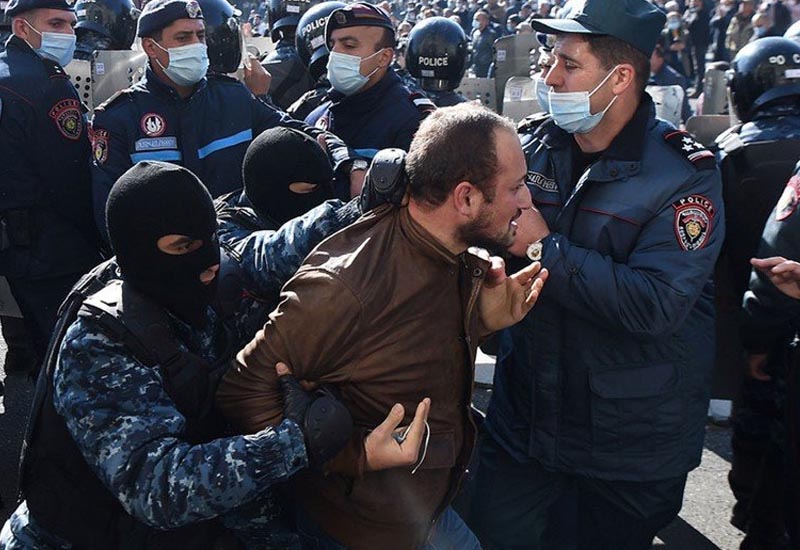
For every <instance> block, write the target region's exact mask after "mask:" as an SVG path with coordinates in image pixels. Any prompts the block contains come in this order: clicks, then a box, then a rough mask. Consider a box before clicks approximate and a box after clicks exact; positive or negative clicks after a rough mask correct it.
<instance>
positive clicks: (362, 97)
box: [328, 68, 402, 112]
mask: <svg viewBox="0 0 800 550" xmlns="http://www.w3.org/2000/svg"><path fill="white" fill-rule="evenodd" d="M398 83H400V84H402V81H401V80H400V77H399V76H397V74H396V73H395V72H394V70H392V69H391V68H390V69H389V70H388V71H386V74H385V75H384V76H383V78H381V79H380V80H379V81H378V83H377V84H375V85H374V86H373V87H372V88H370V89H368V90H366V91H364V92H358V93H357V94H353V95H351V96H346V95H344V94H342V93H340V92H337V91H336V90H334V89H333V88H331V89H330V90H328V99H330V100H331V106H339V105H341V106H346V108H347V109H348V110H353V111H357V112H360V111H364V112H366V111H370V110H372V109H373V108H374V106H375V105H376V104H378V103H379V102H380V99H381V97H382V96H384V95H385V94H386V92H387V91H388V90H389V88H391V87H392V86H395V85H396V84H398Z"/></svg>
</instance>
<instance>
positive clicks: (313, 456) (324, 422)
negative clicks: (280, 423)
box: [275, 363, 353, 469]
mask: <svg viewBox="0 0 800 550" xmlns="http://www.w3.org/2000/svg"><path fill="white" fill-rule="evenodd" d="M275 369H276V371H277V372H278V383H279V384H280V388H281V392H283V417H284V418H288V419H289V420H291V421H293V422H294V423H295V424H297V425H298V426H299V427H300V429H301V430H302V431H303V435H304V436H305V441H306V452H307V453H308V462H309V464H310V465H311V467H312V468H316V469H321V468H322V467H323V465H324V464H325V463H326V462H327V461H328V460H330V459H331V458H333V457H334V456H336V454H337V453H338V452H339V451H340V450H342V448H343V447H344V446H345V445H346V444H347V442H348V440H349V439H350V436H351V435H352V433H353V418H352V417H351V416H350V412H349V411H348V410H347V409H346V408H345V406H344V405H342V403H341V402H340V401H339V400H338V399H336V397H334V395H333V393H332V392H331V391H329V390H327V389H325V388H317V389H315V390H311V391H306V390H304V389H303V388H302V386H301V385H300V382H298V381H297V379H296V378H295V377H294V375H292V373H291V371H290V370H289V368H288V367H287V366H286V365H285V364H284V363H278V364H277V365H276V367H275Z"/></svg>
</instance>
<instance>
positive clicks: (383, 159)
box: [361, 149, 408, 212]
mask: <svg viewBox="0 0 800 550" xmlns="http://www.w3.org/2000/svg"><path fill="white" fill-rule="evenodd" d="M405 160H406V152H405V151H403V150H402V149H382V150H380V151H378V153H377V154H376V155H375V157H374V158H373V159H372V163H371V164H370V166H369V170H368V171H367V176H366V178H365V180H364V187H362V189H361V211H362V212H368V211H369V210H372V209H373V208H375V207H377V206H380V205H382V204H386V203H387V202H388V203H391V204H394V205H395V206H400V204H401V203H402V202H403V197H405V194H406V188H407V187H408V176H407V175H406V170H405Z"/></svg>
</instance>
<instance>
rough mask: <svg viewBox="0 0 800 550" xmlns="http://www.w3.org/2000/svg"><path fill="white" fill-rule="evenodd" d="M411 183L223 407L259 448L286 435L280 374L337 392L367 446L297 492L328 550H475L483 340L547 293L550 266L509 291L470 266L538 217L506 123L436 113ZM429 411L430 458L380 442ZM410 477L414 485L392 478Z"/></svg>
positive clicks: (505, 281)
mask: <svg viewBox="0 0 800 550" xmlns="http://www.w3.org/2000/svg"><path fill="white" fill-rule="evenodd" d="M406 170H407V172H408V176H409V187H410V195H411V197H410V201H409V204H408V207H403V208H396V207H385V208H380V209H377V210H375V211H374V213H370V214H369V215H366V216H364V217H362V218H361V219H360V220H359V221H358V222H356V223H355V224H354V225H352V226H350V227H348V228H347V229H345V230H343V231H340V232H339V233H337V234H335V235H333V236H332V237H331V238H329V239H327V240H326V241H324V242H323V243H322V244H321V245H319V246H318V247H317V248H316V249H315V250H314V251H313V252H312V253H311V254H310V255H309V257H308V258H307V259H306V261H305V264H304V265H303V266H302V267H301V268H300V270H299V271H298V272H297V274H296V275H295V276H294V277H293V278H292V279H291V280H290V281H289V282H288V283H287V284H286V286H285V287H284V289H283V293H282V301H281V304H280V306H279V307H278V309H277V310H276V311H275V312H273V313H272V314H271V315H270V320H269V322H268V323H267V324H266V325H265V326H264V329H263V330H261V331H259V332H258V334H257V335H256V337H255V338H254V339H253V341H252V342H250V344H248V345H247V347H246V348H245V349H244V350H242V351H241V352H239V354H238V356H237V360H238V363H239V368H238V369H234V370H232V371H230V372H229V373H228V375H227V376H226V377H225V379H224V380H223V382H222V384H221V386H220V389H219V393H218V404H219V406H220V407H221V409H222V411H223V413H224V414H225V415H226V417H227V418H228V419H229V420H230V421H231V422H233V424H234V425H236V426H237V427H238V428H240V429H241V430H243V431H244V432H245V433H251V432H253V431H254V430H257V429H258V428H259V427H264V426H265V425H267V424H274V423H276V422H278V421H279V420H280V415H281V405H282V404H281V395H280V391H279V389H278V385H277V382H276V371H275V365H276V363H277V362H278V361H284V362H286V363H288V364H289V365H290V366H291V368H292V369H293V370H294V373H295V374H296V376H297V377H298V378H301V379H306V380H310V381H314V382H321V383H329V384H334V385H335V386H336V387H338V389H339V391H340V392H341V399H342V401H343V403H344V404H345V405H346V406H347V408H348V409H349V410H350V412H351V414H352V416H353V419H354V421H355V424H356V427H357V430H356V431H357V434H356V436H355V437H354V438H353V440H352V442H351V443H352V444H351V445H350V446H349V447H347V448H346V449H345V450H344V451H342V452H341V453H340V454H339V455H338V456H337V457H336V458H334V459H333V460H332V461H330V462H329V463H328V464H326V465H325V471H326V474H327V475H323V474H322V473H319V472H314V471H309V472H306V473H305V474H302V473H301V474H298V475H297V476H296V477H295V478H294V479H295V480H296V481H295V482H294V483H292V486H291V494H292V496H293V497H295V498H296V499H297V501H298V502H299V504H300V505H301V507H302V508H303V510H304V513H305V514H306V515H307V517H308V518H310V520H311V522H312V523H313V524H315V525H317V526H319V527H320V528H321V529H322V530H323V531H324V532H325V533H326V534H327V535H323V537H327V536H330V537H331V538H332V539H334V540H335V543H333V546H325V547H326V548H328V547H337V546H338V545H342V546H343V547H346V548H354V549H360V548H364V549H376V548H377V549H380V550H389V549H394V548H397V549H413V548H419V547H420V546H422V545H423V544H425V542H426V541H429V542H431V541H435V542H436V543H438V542H439V541H442V540H447V544H449V546H446V547H447V548H451V547H453V548H455V547H457V548H464V549H472V548H479V546H478V543H477V540H476V539H475V538H474V536H473V535H472V534H471V533H470V532H469V530H468V529H467V528H466V526H464V525H463V523H462V522H461V521H460V520H459V519H458V518H457V516H456V515H455V513H454V512H453V511H452V509H450V508H449V503H450V501H451V500H452V498H453V496H454V495H455V493H456V491H457V489H458V486H459V482H460V480H461V477H462V475H463V473H464V470H465V468H466V466H467V463H468V461H469V457H470V453H471V452H472V448H473V443H474V436H475V427H474V425H473V424H472V421H471V419H470V413H469V405H470V400H471V393H472V381H473V370H474V359H475V351H476V347H477V345H478V342H479V341H480V340H481V338H483V337H485V336H486V335H487V334H489V333H490V332H492V331H495V330H498V329H501V328H504V327H506V326H509V325H511V324H513V323H515V322H517V321H519V320H520V319H522V317H523V316H524V315H525V314H526V313H527V312H528V311H529V310H530V308H531V307H533V304H534V302H535V300H536V298H537V297H538V293H539V290H540V289H541V286H542V284H543V282H544V279H545V278H546V272H542V273H539V274H538V275H537V272H538V271H539V265H538V264H532V265H530V266H528V267H527V268H525V269H523V270H521V271H520V272H518V273H517V274H515V275H512V276H510V277H506V276H505V272H504V268H503V266H502V265H501V264H502V262H500V261H499V259H493V260H491V261H490V260H486V259H483V258H481V257H479V256H477V255H475V254H473V253H471V252H469V251H467V248H468V247H470V246H484V247H488V248H493V249H502V248H505V247H507V246H509V245H510V244H511V243H512V242H513V240H514V235H515V231H516V224H515V222H514V220H515V219H516V218H517V217H518V216H519V215H520V214H521V212H522V209H524V208H530V207H531V206H532V205H531V198H530V193H529V192H528V189H527V187H526V185H525V177H526V167H525V158H524V156H523V154H522V149H521V147H520V143H519V139H518V138H517V135H516V131H515V128H514V127H513V126H512V125H511V124H509V123H508V122H507V121H506V120H505V119H503V118H501V117H499V116H498V115H496V114H494V113H492V112H491V111H489V110H487V109H485V108H482V107H479V106H476V105H474V104H461V105H458V106H456V107H448V108H444V109H439V110H438V111H436V112H434V113H433V114H431V115H430V116H429V117H428V118H427V119H426V120H425V121H424V122H423V123H422V125H421V126H420V129H419V131H418V132H417V134H416V136H415V137H414V140H413V142H412V144H411V148H410V151H409V153H408V157H407V159H406ZM425 397H429V398H430V402H431V406H430V413H429V417H428V427H427V430H426V433H424V434H418V435H424V436H425V437H424V439H425V443H424V444H423V447H422V450H421V451H420V452H419V458H417V449H416V448H414V445H413V444H412V443H411V442H410V441H406V442H405V443H398V442H396V441H395V440H393V439H391V432H390V431H388V432H387V431H386V430H385V427H386V425H385V424H384V425H383V426H382V427H383V428H384V429H382V430H375V431H372V432H371V433H370V430H372V429H373V428H375V427H376V426H378V425H379V424H380V423H381V421H382V420H383V418H384V413H385V411H386V410H387V409H389V408H390V407H392V406H393V405H394V406H395V409H394V411H393V413H395V414H396V413H398V412H399V410H400V408H399V407H397V406H396V405H395V404H398V403H399V404H401V405H403V407H404V410H413V409H414V407H415V405H416V404H417V403H418V402H420V401H421V400H423V398H425ZM421 406H422V405H421ZM400 416H402V415H398V416H396V417H395V422H394V425H393V426H391V428H392V429H394V428H395V427H396V426H397V425H399V424H400V422H401V421H402V420H403V419H402V418H400ZM408 418H410V417H407V419H408ZM417 424H418V425H419V424H420V423H419V422H417ZM368 434H369V435H368ZM420 439H423V438H420ZM406 464H411V465H414V464H415V465H414V466H413V470H412V469H411V468H410V467H393V466H399V465H406ZM434 526H435V527H434ZM454 534H455V535H456V536H457V537H460V538H458V539H457V540H458V542H456V543H453V540H454V538H453V537H454ZM337 543H338V544H337ZM327 544H331V541H327ZM439 547H445V546H439Z"/></svg>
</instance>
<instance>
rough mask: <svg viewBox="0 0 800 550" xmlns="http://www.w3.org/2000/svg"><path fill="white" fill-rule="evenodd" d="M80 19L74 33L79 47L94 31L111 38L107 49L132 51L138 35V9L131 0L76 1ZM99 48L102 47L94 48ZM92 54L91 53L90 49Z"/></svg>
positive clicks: (90, 39) (89, 38) (79, 47)
mask: <svg viewBox="0 0 800 550" xmlns="http://www.w3.org/2000/svg"><path fill="white" fill-rule="evenodd" d="M75 12H76V15H77V17H78V21H77V22H76V23H75V35H76V36H77V37H78V49H87V48H81V45H82V44H83V43H84V42H85V41H86V40H87V39H88V40H89V41H90V42H97V39H96V38H91V37H92V34H93V33H96V34H97V35H100V36H101V37H104V38H106V39H107V40H108V42H107V46H106V47H104V48H102V49H105V50H130V49H131V45H132V44H133V40H134V38H136V20H137V19H138V18H139V10H138V9H136V6H135V5H134V3H133V2H132V1H131V0H97V1H96V0H78V2H76V3H75ZM95 49H100V48H95ZM89 53H91V52H89Z"/></svg>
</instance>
